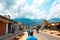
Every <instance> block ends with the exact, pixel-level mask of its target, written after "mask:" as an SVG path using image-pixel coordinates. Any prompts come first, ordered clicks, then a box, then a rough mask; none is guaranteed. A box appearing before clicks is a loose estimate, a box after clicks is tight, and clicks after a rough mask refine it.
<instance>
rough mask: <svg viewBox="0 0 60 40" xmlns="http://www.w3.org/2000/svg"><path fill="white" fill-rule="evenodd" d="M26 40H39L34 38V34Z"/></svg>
mask: <svg viewBox="0 0 60 40" xmlns="http://www.w3.org/2000/svg"><path fill="white" fill-rule="evenodd" d="M26 40H38V39H37V38H36V37H35V36H33V34H32V33H30V36H28V37H27V38H26Z"/></svg>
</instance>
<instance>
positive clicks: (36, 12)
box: [0, 0, 60, 19]
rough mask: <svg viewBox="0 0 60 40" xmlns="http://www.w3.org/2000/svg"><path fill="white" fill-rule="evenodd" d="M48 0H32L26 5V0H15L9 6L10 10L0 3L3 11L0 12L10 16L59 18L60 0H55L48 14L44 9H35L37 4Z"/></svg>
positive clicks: (40, 4) (0, 8)
mask: <svg viewBox="0 0 60 40" xmlns="http://www.w3.org/2000/svg"><path fill="white" fill-rule="evenodd" d="M49 1H50V0H33V4H32V5H30V6H29V5H28V4H27V3H26V0H15V4H14V5H13V6H12V8H10V10H8V9H6V10H3V9H4V8H5V7H4V5H3V4H0V10H3V12H4V13H2V12H0V14H3V15H10V16H11V18H18V17H26V18H30V19H42V18H44V19H50V18H54V17H58V18H60V0H55V1H54V3H53V5H52V7H51V9H50V11H49V14H47V12H46V11H45V10H42V11H41V9H37V8H38V7H39V6H42V5H43V4H44V3H46V2H49Z"/></svg>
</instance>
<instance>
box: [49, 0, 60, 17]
mask: <svg viewBox="0 0 60 40" xmlns="http://www.w3.org/2000/svg"><path fill="white" fill-rule="evenodd" d="M48 18H60V1H59V0H56V1H55V2H54V3H53V5H52V8H51V9H50V15H49V16H48Z"/></svg>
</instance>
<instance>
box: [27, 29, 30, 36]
mask: <svg viewBox="0 0 60 40" xmlns="http://www.w3.org/2000/svg"><path fill="white" fill-rule="evenodd" d="M27 33H28V36H29V34H30V33H31V31H30V28H28V29H27Z"/></svg>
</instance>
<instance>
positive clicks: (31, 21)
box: [13, 18, 42, 26]
mask: <svg viewBox="0 0 60 40" xmlns="http://www.w3.org/2000/svg"><path fill="white" fill-rule="evenodd" d="M13 20H14V21H17V22H20V23H23V24H24V25H27V26H28V25H31V26H34V25H40V24H41V22H42V20H40V19H28V18H16V19H13Z"/></svg>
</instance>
